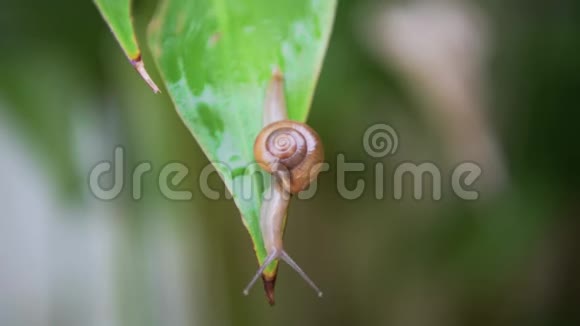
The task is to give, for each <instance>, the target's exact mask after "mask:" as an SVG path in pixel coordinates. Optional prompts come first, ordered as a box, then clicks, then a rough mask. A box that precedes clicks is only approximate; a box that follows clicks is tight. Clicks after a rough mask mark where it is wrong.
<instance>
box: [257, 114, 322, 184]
mask: <svg viewBox="0 0 580 326" xmlns="http://www.w3.org/2000/svg"><path fill="white" fill-rule="evenodd" d="M254 157H255V159H256V161H257V162H258V164H259V165H260V166H261V167H262V168H263V169H264V170H266V171H267V172H268V173H271V174H274V175H278V176H280V177H281V179H282V181H283V183H284V184H285V185H284V186H285V189H288V191H289V192H290V193H292V194H296V193H298V192H300V191H302V190H304V189H306V188H307V187H308V185H309V184H310V183H311V182H312V181H313V180H314V179H316V177H317V176H318V173H319V172H320V169H321V163H322V162H323V161H324V149H323V147H322V142H321V141H320V137H319V136H318V134H317V133H316V131H314V130H313V129H312V128H310V127H309V126H307V125H306V124H303V123H300V122H296V121H290V120H282V121H277V122H274V123H271V124H269V125H267V126H266V127H264V129H262V131H261V132H260V134H258V137H257V138H256V142H255V143H254Z"/></svg>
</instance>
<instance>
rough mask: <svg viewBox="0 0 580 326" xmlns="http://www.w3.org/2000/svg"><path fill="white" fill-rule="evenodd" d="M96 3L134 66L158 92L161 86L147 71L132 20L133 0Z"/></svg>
mask: <svg viewBox="0 0 580 326" xmlns="http://www.w3.org/2000/svg"><path fill="white" fill-rule="evenodd" d="M95 4H96V5H97V8H98V9H99V11H100V12H101V14H102V15H103V18H104V19H105V21H106V22H107V23H108V24H109V27H110V28H111V31H112V32H113V34H114V35H115V37H116V38H117V41H118V42H119V44H120V45H121V48H122V49H123V51H124V52H125V55H126V56H127V58H129V61H130V62H131V64H132V65H133V67H135V69H136V70H137V72H138V73H139V74H140V75H141V77H142V78H143V80H145V82H146V83H147V84H148V85H149V87H151V89H153V92H155V93H158V92H159V87H157V85H155V82H153V80H152V79H151V77H150V76H149V73H147V70H146V69H145V65H144V64H143V60H142V58H141V50H140V48H139V44H138V43H137V37H136V36H135V30H134V29H133V23H132V21H131V0H95Z"/></svg>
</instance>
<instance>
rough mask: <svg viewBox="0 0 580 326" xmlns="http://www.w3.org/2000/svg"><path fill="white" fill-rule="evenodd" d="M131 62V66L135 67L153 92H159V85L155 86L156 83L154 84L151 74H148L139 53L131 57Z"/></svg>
mask: <svg viewBox="0 0 580 326" xmlns="http://www.w3.org/2000/svg"><path fill="white" fill-rule="evenodd" d="M131 64H132V65H133V67H135V69H136V70H137V72H138V73H139V75H141V78H143V80H144V81H145V82H146V83H147V85H149V87H151V89H152V90H153V93H155V94H158V93H161V90H160V89H159V87H157V84H155V82H154V81H153V79H152V78H151V76H149V73H148V72H147V69H145V64H144V63H143V60H142V59H141V55H139V56H138V57H137V58H136V59H131Z"/></svg>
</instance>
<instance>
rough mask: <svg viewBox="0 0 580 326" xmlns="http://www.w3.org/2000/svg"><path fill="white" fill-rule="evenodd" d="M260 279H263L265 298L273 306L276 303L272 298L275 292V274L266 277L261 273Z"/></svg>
mask: <svg viewBox="0 0 580 326" xmlns="http://www.w3.org/2000/svg"><path fill="white" fill-rule="evenodd" d="M262 280H263V281H264V291H265V292H266V299H267V300H268V303H269V304H270V306H273V305H274V304H275V303H276V300H275V298H274V294H275V287H276V274H274V276H273V277H268V276H265V275H262Z"/></svg>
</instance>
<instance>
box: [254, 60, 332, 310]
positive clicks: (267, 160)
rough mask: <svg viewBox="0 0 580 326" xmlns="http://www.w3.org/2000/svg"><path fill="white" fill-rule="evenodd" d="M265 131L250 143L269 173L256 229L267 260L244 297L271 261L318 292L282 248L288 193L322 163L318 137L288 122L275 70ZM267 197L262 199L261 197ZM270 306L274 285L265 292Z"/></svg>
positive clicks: (305, 183) (266, 107)
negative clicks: (283, 264)
mask: <svg viewBox="0 0 580 326" xmlns="http://www.w3.org/2000/svg"><path fill="white" fill-rule="evenodd" d="M263 124H264V126H265V127H264V128H263V129H262V130H261V131H260V133H259V134H258V136H257V137H256V141H255V143H254V158H255V160H256V162H257V163H258V164H259V165H260V166H261V167H262V169H264V170H265V171H266V172H268V173H270V174H271V175H272V182H271V185H270V189H269V192H268V191H266V192H265V193H264V194H265V195H264V200H263V203H262V208H261V211H260V229H261V232H262V237H263V238H264V246H265V247H266V251H267V256H266V258H265V259H264V262H263V263H262V265H261V266H260V268H259V269H258V271H257V272H256V274H255V275H254V277H253V278H252V280H251V281H250V283H249V284H248V286H247V287H246V288H245V289H244V294H245V295H248V293H249V291H250V289H251V288H252V286H253V285H254V284H255V283H256V281H257V280H258V278H259V277H260V275H262V273H263V272H264V270H265V269H266V268H267V267H268V266H269V265H270V264H271V263H272V262H274V261H276V260H279V259H280V260H283V261H284V262H286V263H287V264H288V265H289V266H290V267H292V268H293V269H294V270H295V271H296V272H297V273H298V274H299V275H300V276H301V277H302V278H303V279H304V280H305V281H306V282H307V283H308V284H309V285H310V286H311V287H312V288H313V289H314V290H315V291H316V293H317V294H318V296H319V297H322V292H321V291H320V289H319V288H318V287H317V286H316V284H315V283H314V282H313V281H312V280H311V279H310V277H308V275H307V274H306V273H305V272H304V271H303V270H302V269H301V268H300V266H299V265H298V264H297V263H296V262H295V261H294V260H293V259H292V258H291V257H290V256H289V255H288V253H286V251H285V250H284V246H283V239H282V238H283V235H284V227H285V224H286V216H287V210H288V205H289V202H290V198H291V195H293V194H297V193H298V192H300V191H302V190H304V189H306V188H307V187H308V185H309V184H310V183H311V182H312V181H314V180H315V179H316V177H317V176H318V173H319V172H320V169H321V166H322V162H323V160H324V150H323V146H322V142H321V140H320V137H319V136H318V134H317V133H316V132H315V131H314V130H313V129H312V128H311V127H309V126H307V125H306V124H303V123H300V122H296V121H291V120H288V114H287V111H286V103H285V99H284V81H283V76H282V74H281V72H280V70H278V69H275V70H274V72H273V75H272V79H271V81H270V84H269V86H268V88H267V90H266V98H265V102H264V118H263ZM267 193H268V194H269V196H266V194H267ZM266 291H267V295H268V299H269V300H270V303H271V304H272V303H273V285H272V287H271V289H270V291H271V293H268V291H269V290H268V289H267V290H266Z"/></svg>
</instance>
